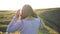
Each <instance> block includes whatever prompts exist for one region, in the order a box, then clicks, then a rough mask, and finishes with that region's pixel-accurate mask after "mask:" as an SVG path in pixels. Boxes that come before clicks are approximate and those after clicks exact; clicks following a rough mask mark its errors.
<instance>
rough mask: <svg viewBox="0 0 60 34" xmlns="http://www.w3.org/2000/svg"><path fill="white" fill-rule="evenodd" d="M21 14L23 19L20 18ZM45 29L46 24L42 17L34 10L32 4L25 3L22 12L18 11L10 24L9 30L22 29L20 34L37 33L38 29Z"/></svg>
mask: <svg viewBox="0 0 60 34" xmlns="http://www.w3.org/2000/svg"><path fill="white" fill-rule="evenodd" d="M19 16H21V20H18V18H19ZM39 28H40V29H43V28H44V24H43V23H41V21H40V18H39V17H38V16H37V15H36V14H35V13H34V12H33V9H32V8H31V6H30V5H24V6H23V8H22V12H20V10H18V11H17V13H16V15H15V16H14V17H13V19H12V21H11V22H10V24H9V25H8V28H7V32H15V31H17V30H19V31H20V34H37V33H38V29H39Z"/></svg>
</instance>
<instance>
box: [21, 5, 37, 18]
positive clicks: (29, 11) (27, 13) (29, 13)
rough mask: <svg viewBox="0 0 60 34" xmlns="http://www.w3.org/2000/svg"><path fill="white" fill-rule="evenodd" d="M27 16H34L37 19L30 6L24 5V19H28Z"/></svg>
mask: <svg viewBox="0 0 60 34" xmlns="http://www.w3.org/2000/svg"><path fill="white" fill-rule="evenodd" d="M27 16H33V17H35V18H36V17H37V15H36V14H35V13H34V12H33V9H32V7H31V6H30V5H24V6H23V8H22V19H24V18H26V17H27Z"/></svg>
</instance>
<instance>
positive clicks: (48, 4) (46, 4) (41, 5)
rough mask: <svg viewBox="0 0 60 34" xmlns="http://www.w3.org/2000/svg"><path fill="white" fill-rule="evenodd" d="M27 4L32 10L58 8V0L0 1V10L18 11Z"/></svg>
mask: <svg viewBox="0 0 60 34" xmlns="http://www.w3.org/2000/svg"><path fill="white" fill-rule="evenodd" d="M25 4H29V5H31V6H32V8H33V9H46V8H56V7H60V0H0V10H18V9H22V7H23V5H25Z"/></svg>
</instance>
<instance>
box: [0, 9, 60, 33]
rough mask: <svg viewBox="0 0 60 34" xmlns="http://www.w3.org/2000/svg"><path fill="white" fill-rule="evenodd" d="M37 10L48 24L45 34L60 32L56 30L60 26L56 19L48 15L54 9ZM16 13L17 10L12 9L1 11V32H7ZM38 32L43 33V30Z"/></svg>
mask: <svg viewBox="0 0 60 34" xmlns="http://www.w3.org/2000/svg"><path fill="white" fill-rule="evenodd" d="M35 12H36V13H37V14H38V15H39V16H40V17H41V19H42V20H43V22H45V24H46V25H45V29H44V32H45V33H44V34H59V33H58V31H56V30H57V29H54V28H60V26H58V25H57V24H56V23H55V21H52V19H53V18H52V19H50V17H48V16H49V14H50V13H49V12H53V10H35ZM15 13H16V12H15V11H11V10H8V11H6V10H5V11H0V33H2V34H4V33H5V32H6V28H7V25H8V24H9V22H10V21H11V19H12V17H13V16H14V15H15ZM47 13H48V14H47ZM51 16H52V15H51ZM38 34H42V32H41V31H40V30H39V31H38Z"/></svg>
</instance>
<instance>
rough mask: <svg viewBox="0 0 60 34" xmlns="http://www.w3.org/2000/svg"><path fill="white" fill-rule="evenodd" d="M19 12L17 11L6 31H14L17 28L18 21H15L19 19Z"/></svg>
mask: <svg viewBox="0 0 60 34" xmlns="http://www.w3.org/2000/svg"><path fill="white" fill-rule="evenodd" d="M19 12H20V10H18V11H17V13H16V15H15V16H14V17H13V19H12V20H11V22H10V24H9V25H8V28H7V31H14V28H15V26H18V25H17V24H18V23H19V21H17V19H18V18H19V14H20V13H19ZM19 24H20V23H19ZM17 28H18V27H17ZM15 30H16V29H15Z"/></svg>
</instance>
